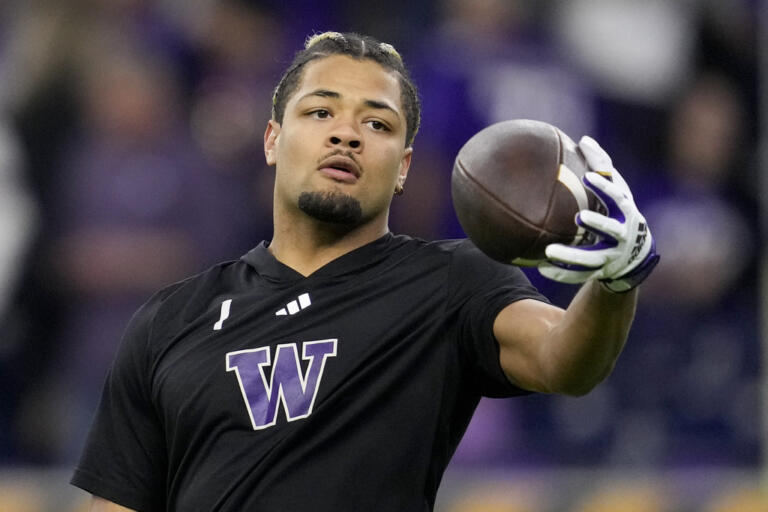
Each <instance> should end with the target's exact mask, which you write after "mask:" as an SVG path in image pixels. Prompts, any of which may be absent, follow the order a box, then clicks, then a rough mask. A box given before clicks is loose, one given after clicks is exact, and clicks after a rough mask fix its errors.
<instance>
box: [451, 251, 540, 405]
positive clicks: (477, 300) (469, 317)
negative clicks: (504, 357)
mask: <svg viewBox="0 0 768 512" xmlns="http://www.w3.org/2000/svg"><path fill="white" fill-rule="evenodd" d="M450 276H451V277H450V284H449V286H450V295H449V309H450V310H452V311H453V312H454V313H455V315H456V319H457V325H456V328H457V334H458V339H459V344H460V347H461V350H462V353H463V355H464V356H465V357H466V358H467V359H468V361H466V362H467V366H468V367H469V368H470V369H471V375H472V377H473V379H474V381H475V384H476V385H477V387H478V390H479V392H480V394H482V395H483V396H488V397H495V398H499V397H507V396H515V395H521V394H526V393H528V391H526V390H523V389H521V388H519V387H517V386H515V385H514V384H513V383H511V382H510V381H509V379H508V378H507V376H506V374H505V373H504V370H503V369H502V368H501V362H500V361H499V343H498V341H497V340H496V337H495V336H494V334H493V323H494V321H495V319H496V316H497V315H498V314H499V313H500V312H501V310H502V309H504V308H505V307H506V306H507V305H509V304H511V303H513V302H516V301H518V300H522V299H534V300H540V301H543V302H549V301H548V300H547V299H546V298H545V297H544V296H543V295H541V294H540V293H539V292H538V290H536V288H535V287H534V286H533V285H532V284H531V283H530V281H529V280H528V278H527V277H526V276H525V274H523V272H522V271H521V270H520V269H519V268H518V267H515V266H513V265H506V264H503V263H499V262H497V261H494V260H492V259H491V258H489V257H488V256H486V255H485V254H484V253H482V252H481V251H480V250H479V249H478V248H477V247H476V246H475V245H474V244H473V243H472V242H471V241H469V240H463V241H461V242H460V243H459V245H458V247H457V248H456V249H455V250H454V252H453V255H452V260H451V272H450Z"/></svg>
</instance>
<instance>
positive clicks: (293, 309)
mask: <svg viewBox="0 0 768 512" xmlns="http://www.w3.org/2000/svg"><path fill="white" fill-rule="evenodd" d="M298 312H299V303H298V302H296V301H295V300H292V301H291V302H289V303H288V314H289V315H295V314H296V313H298Z"/></svg>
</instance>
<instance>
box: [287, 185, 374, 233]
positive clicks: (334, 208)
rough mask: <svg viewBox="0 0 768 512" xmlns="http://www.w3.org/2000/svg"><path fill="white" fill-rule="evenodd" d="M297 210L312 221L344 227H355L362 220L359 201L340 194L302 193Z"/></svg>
mask: <svg viewBox="0 0 768 512" xmlns="http://www.w3.org/2000/svg"><path fill="white" fill-rule="evenodd" d="M299 209H300V210H301V211H303V212H304V213H306V214H307V215H309V216H310V217H312V218H314V219H317V220H320V221H323V222H330V223H332V224H340V225H344V226H356V225H358V224H360V222H361V220H362V218H363V210H362V208H360V201H358V200H357V199H355V198H354V197H352V196H350V195H347V194H342V193H340V192H302V193H301V195H300V196H299Z"/></svg>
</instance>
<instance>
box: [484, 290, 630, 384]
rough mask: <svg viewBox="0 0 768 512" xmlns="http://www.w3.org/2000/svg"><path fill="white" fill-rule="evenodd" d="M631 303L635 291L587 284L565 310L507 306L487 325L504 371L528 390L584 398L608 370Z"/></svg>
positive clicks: (627, 321)
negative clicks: (621, 291) (624, 291)
mask: <svg viewBox="0 0 768 512" xmlns="http://www.w3.org/2000/svg"><path fill="white" fill-rule="evenodd" d="M636 301H637V291H636V290H632V291H630V292H627V293H623V294H615V293H613V292H610V291H608V290H606V289H605V288H604V287H603V286H602V285H601V284H600V283H598V282H597V281H590V282H588V283H586V284H584V286H582V287H581V289H580V290H579V292H578V293H577V294H576V296H575V297H574V299H573V301H571V304H570V306H568V309H567V310H563V309H560V308H558V307H555V306H551V305H549V304H546V303H544V302H539V301H536V300H530V299H528V300H521V301H519V302H515V303H513V304H510V305H509V306H507V307H506V308H504V309H503V310H502V311H501V312H500V313H499V315H498V316H497V317H496V321H495V322H494V325H493V332H494V334H495V335H496V339H497V340H498V341H499V346H500V359H501V366H502V368H503V369H504V372H505V373H506V374H507V376H508V377H509V379H510V380H512V381H513V382H514V383H515V384H516V385H518V386H520V387H522V388H524V389H529V390H531V391H539V392H544V393H563V394H567V395H583V394H586V393H587V392H589V391H590V390H591V389H592V388H594V387H595V386H596V385H597V384H599V383H600V382H602V381H603V379H605V378H606V377H607V376H608V375H609V374H610V372H611V370H612V369H613V365H614V364H615V362H616V359H617V358H618V356H619V354H620V353H621V350H622V348H624V342H625V341H626V339H627V334H628V333H629V327H630V325H631V324H632V319H633V318H634V313H635V303H636Z"/></svg>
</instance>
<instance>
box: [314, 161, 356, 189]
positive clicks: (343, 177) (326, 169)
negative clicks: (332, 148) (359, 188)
mask: <svg viewBox="0 0 768 512" xmlns="http://www.w3.org/2000/svg"><path fill="white" fill-rule="evenodd" d="M317 170H318V171H320V172H322V173H323V174H325V175H326V176H328V177H329V178H332V179H334V180H337V181H342V182H344V183H355V182H357V180H358V178H360V167H359V166H358V165H357V162H355V161H354V160H352V159H351V158H348V157H345V156H340V155H336V156H332V157H329V158H326V159H325V160H323V161H322V162H321V163H320V165H319V166H318V168H317Z"/></svg>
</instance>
